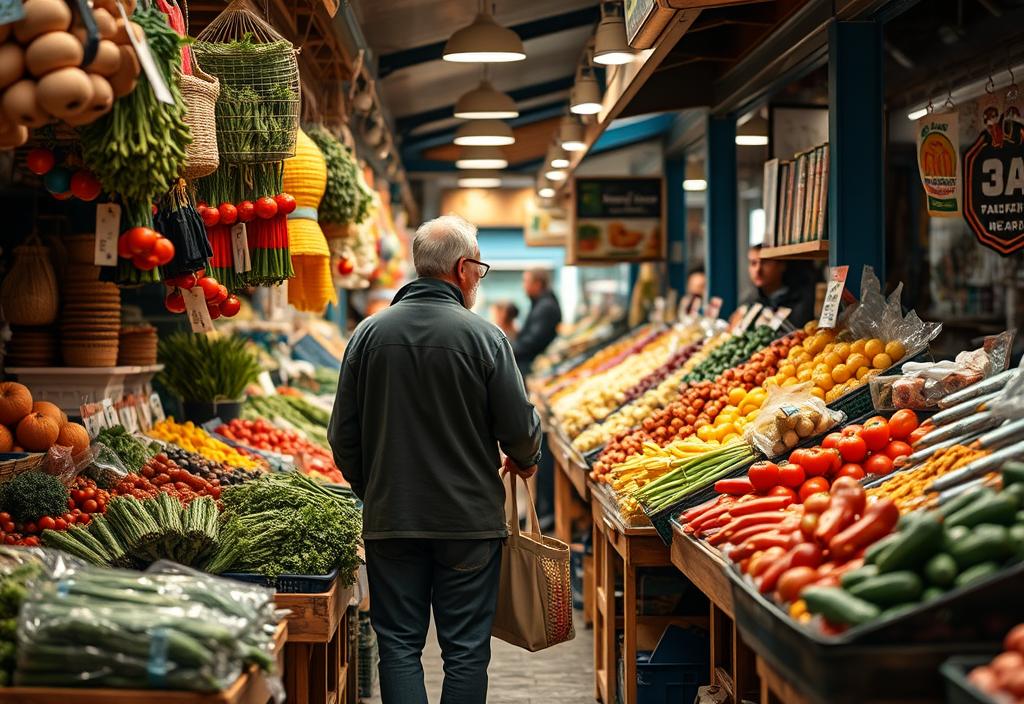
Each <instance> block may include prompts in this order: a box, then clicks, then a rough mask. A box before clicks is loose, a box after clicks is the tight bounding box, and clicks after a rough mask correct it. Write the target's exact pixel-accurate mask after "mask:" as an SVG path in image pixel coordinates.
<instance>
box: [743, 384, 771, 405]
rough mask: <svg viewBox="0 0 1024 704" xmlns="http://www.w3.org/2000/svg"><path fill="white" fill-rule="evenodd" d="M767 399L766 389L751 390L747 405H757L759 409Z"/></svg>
mask: <svg viewBox="0 0 1024 704" xmlns="http://www.w3.org/2000/svg"><path fill="white" fill-rule="evenodd" d="M766 398H768V392H767V391H765V390H764V389H762V388H756V389H751V390H750V393H748V394H747V398H746V403H752V404H757V407H758V408H760V407H761V404H763V403H764V400H765V399H766Z"/></svg>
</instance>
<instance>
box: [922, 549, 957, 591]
mask: <svg viewBox="0 0 1024 704" xmlns="http://www.w3.org/2000/svg"><path fill="white" fill-rule="evenodd" d="M959 571H960V570H959V569H958V568H957V565H956V560H954V559H953V558H952V556H950V555H947V554H946V553H944V552H940V553H939V554H938V555H935V556H934V557H933V558H932V559H930V560H928V562H926V563H925V564H924V576H925V577H927V578H928V582H929V583H931V584H932V585H934V586H936V587H949V586H951V585H952V584H953V581H954V580H955V579H956V575H957V573H958V572H959Z"/></svg>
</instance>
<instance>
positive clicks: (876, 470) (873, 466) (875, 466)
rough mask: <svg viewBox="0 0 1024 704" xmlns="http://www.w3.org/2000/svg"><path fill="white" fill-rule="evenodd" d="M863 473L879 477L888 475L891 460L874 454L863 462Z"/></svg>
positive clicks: (884, 455)
mask: <svg viewBox="0 0 1024 704" xmlns="http://www.w3.org/2000/svg"><path fill="white" fill-rule="evenodd" d="M864 471H865V472H867V473H868V474H875V475H879V476H880V475H883V474H888V473H889V472H891V471H892V458H891V457H889V456H888V455H886V454H884V453H882V452H878V453H875V454H874V455H871V457H868V458H867V460H866V461H865V462H864ZM858 478H859V477H858Z"/></svg>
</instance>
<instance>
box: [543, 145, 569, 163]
mask: <svg viewBox="0 0 1024 704" xmlns="http://www.w3.org/2000/svg"><path fill="white" fill-rule="evenodd" d="M547 162H548V166H550V167H551V168H552V169H568V168H569V156H568V155H567V154H566V153H565V150H564V149H562V148H561V147H560V146H558V145H554V144H552V145H551V147H549V148H548V156H547Z"/></svg>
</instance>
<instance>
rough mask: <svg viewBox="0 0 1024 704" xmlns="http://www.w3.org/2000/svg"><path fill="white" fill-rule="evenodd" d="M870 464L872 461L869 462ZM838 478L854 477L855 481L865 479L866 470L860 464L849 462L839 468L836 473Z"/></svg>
mask: <svg viewBox="0 0 1024 704" xmlns="http://www.w3.org/2000/svg"><path fill="white" fill-rule="evenodd" d="M868 461H869V462H870V460H868ZM836 476H837V477H853V478H854V479H857V480H860V479H863V478H864V469H863V467H861V466H860V465H859V464H854V463H853V462H848V463H847V464H844V465H843V466H842V467H840V468H839V471H838V472H836Z"/></svg>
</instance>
